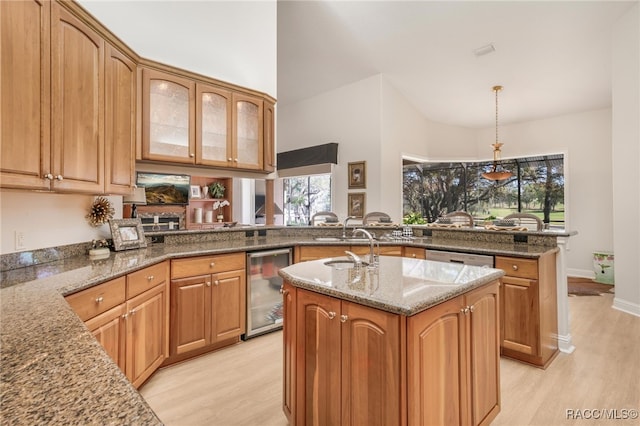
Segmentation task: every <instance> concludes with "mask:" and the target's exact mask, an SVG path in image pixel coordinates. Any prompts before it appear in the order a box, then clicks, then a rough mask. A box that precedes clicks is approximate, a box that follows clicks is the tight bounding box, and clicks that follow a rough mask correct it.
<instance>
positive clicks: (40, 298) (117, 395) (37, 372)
mask: <svg viewBox="0 0 640 426" xmlns="http://www.w3.org/2000/svg"><path fill="white" fill-rule="evenodd" d="M328 244H344V243H326V242H318V241H315V240H313V238H310V237H305V236H302V237H298V236H296V237H292V236H283V237H258V238H243V239H238V240H221V241H205V242H202V241H200V242H198V241H197V240H196V241H193V242H187V243H181V244H152V245H150V246H149V247H147V248H146V249H140V250H131V251H125V252H118V253H111V254H110V256H109V258H107V259H102V260H91V259H90V258H89V257H88V256H86V255H78V256H73V257H69V258H65V259H61V260H56V261H53V262H49V263H43V264H39V265H34V266H29V267H24V268H20V269H14V270H8V271H3V272H2V273H1V275H0V278H1V280H2V282H1V283H0V287H1V289H0V314H1V321H0V344H1V347H0V349H1V350H0V361H1V365H2V367H1V375H0V378H1V383H0V400H1V401H2V404H0V418H1V419H3V423H7V424H40V423H64V424H68V423H79V422H80V423H83V424H90V423H101V424H104V423H118V424H160V421H159V419H158V418H157V417H156V415H155V414H154V413H153V411H152V410H151V409H150V408H149V406H148V405H147V403H146V402H145V401H144V399H143V398H142V397H141V396H140V394H139V393H138V392H137V391H136V390H135V388H133V386H132V385H131V384H130V382H129V381H128V380H127V379H126V377H125V376H124V375H123V373H122V372H121V371H120V369H119V368H118V367H117V366H116V364H114V363H113V362H112V361H111V359H110V358H109V357H108V355H107V354H106V352H104V350H103V349H102V347H101V346H100V344H99V343H98V342H97V341H96V340H95V338H94V337H93V335H92V334H91V333H90V332H89V331H88V330H87V328H86V327H85V326H84V324H83V322H82V321H81V320H80V319H79V318H78V317H77V316H76V314H75V313H74V312H73V311H72V310H71V308H70V306H69V305H68V304H67V303H66V301H65V300H64V297H63V296H64V295H67V294H71V293H74V292H77V291H80V290H82V289H85V288H88V287H91V286H94V285H96V284H99V283H101V282H104V281H107V280H109V279H112V278H116V277H118V276H122V275H125V274H128V273H130V272H133V271H135V270H138V269H142V268H144V267H147V266H151V265H153V264H156V263H158V262H161V261H163V260H167V259H172V258H179V257H189V256H198V255H205V254H217V253H225V252H234V251H254V250H263V249H272V248H281V247H292V246H294V245H328ZM351 244H354V243H351ZM355 244H367V243H366V242H363V243H355ZM380 244H381V245H399V244H401V245H410V246H415V247H425V248H441V249H447V250H458V251H472V252H476V253H488V252H491V253H499V254H500V253H501V254H506V255H509V254H510V255H514V256H521V257H537V256H540V255H541V254H542V253H544V252H545V251H548V250H550V249H553V247H549V246H539V247H536V246H533V245H526V244H524V245H521V244H513V243H511V244H495V243H494V244H493V245H491V244H489V243H481V242H476V243H472V242H470V241H455V242H451V241H449V242H448V243H445V241H439V240H438V239H437V238H436V239H432V238H430V237H425V238H416V239H413V240H407V241H383V242H381V243H380ZM389 262H390V261H388V260H386V257H385V258H383V263H382V265H381V266H382V271H384V269H385V268H386V267H385V265H387V264H388V263H389ZM411 264H412V263H411V262H409V263H408V265H411ZM414 264H415V263H414ZM415 265H417V264H415ZM301 267H302V268H304V267H303V266H301ZM403 269H404V266H403ZM492 273H493V272H492ZM497 276H499V275H496V277H497ZM477 284H478V281H472V283H471V284H469V283H467V284H462V285H457V286H454V287H452V286H451V285H449V286H444V287H443V289H442V291H443V292H437V294H436V292H435V290H436V288H435V287H434V289H433V290H434V293H433V298H432V299H431V300H432V301H434V300H437V298H438V297H446V295H452V294H453V293H454V292H458V291H459V292H463V291H466V290H468V289H470V288H472V287H473V286H474V285H477ZM427 293H429V294H431V290H429V291H427ZM380 294H382V293H380ZM388 297H390V296H388ZM385 300H386V301H387V302H385V303H389V304H390V305H391V304H392V303H395V304H397V305H398V306H399V308H398V309H399V310H400V312H411V311H412V310H413V309H420V308H421V306H424V305H420V304H413V305H412V304H411V303H409V302H407V304H406V305H403V304H402V301H398V300H396V301H395V302H394V301H393V300H390V299H381V301H380V303H382V302H384V301H385ZM433 303H437V302H433Z"/></svg>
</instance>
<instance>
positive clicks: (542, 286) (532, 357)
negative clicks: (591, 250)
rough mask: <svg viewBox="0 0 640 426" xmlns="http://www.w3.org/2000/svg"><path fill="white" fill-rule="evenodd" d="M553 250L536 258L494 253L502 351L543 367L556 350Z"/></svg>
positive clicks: (554, 265)
mask: <svg viewBox="0 0 640 426" xmlns="http://www.w3.org/2000/svg"><path fill="white" fill-rule="evenodd" d="M555 256H556V255H555V252H554V251H550V252H547V253H545V254H543V255H542V256H540V257H539V258H537V259H525V258H516V257H505V256H496V260H495V267H496V268H499V269H502V270H504V271H505V274H506V275H505V276H503V277H502V288H501V306H500V310H501V317H502V324H501V345H500V346H501V353H502V355H503V356H507V357H509V358H514V359H517V360H520V361H524V362H527V363H529V364H533V365H536V366H538V367H543V368H546V367H547V366H548V365H549V363H550V362H551V361H552V360H553V359H554V357H555V356H556V355H557V353H558V337H557V335H558V314H557V306H558V305H557V292H556V259H555Z"/></svg>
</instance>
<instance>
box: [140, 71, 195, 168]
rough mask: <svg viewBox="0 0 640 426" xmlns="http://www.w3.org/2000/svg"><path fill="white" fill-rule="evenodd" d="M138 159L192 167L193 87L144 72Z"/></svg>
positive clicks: (157, 73) (185, 81)
mask: <svg viewBox="0 0 640 426" xmlns="http://www.w3.org/2000/svg"><path fill="white" fill-rule="evenodd" d="M142 80H143V87H142V90H143V102H142V113H143V116H144V120H143V123H144V125H143V129H142V158H143V159H145V160H158V161H171V162H179V163H190V164H195V160H196V149H195V104H194V102H193V99H194V93H195V83H194V82H193V81H190V80H188V79H185V78H180V77H177V76H174V75H171V74H168V73H164V72H160V71H155V70H150V69H144V70H143V72H142Z"/></svg>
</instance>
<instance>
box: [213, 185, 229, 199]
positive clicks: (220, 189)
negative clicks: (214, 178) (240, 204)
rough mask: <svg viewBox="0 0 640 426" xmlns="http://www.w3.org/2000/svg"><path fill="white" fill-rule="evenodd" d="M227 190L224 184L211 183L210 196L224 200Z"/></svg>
mask: <svg viewBox="0 0 640 426" xmlns="http://www.w3.org/2000/svg"><path fill="white" fill-rule="evenodd" d="M225 189H226V188H225V186H224V185H223V184H222V182H211V183H210V184H209V194H211V198H224V190H225Z"/></svg>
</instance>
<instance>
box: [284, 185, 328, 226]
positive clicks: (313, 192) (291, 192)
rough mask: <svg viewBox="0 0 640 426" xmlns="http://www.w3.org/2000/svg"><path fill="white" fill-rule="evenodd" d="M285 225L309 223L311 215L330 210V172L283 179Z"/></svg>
mask: <svg viewBox="0 0 640 426" xmlns="http://www.w3.org/2000/svg"><path fill="white" fill-rule="evenodd" d="M283 181H284V182H283V187H284V188H283V189H284V220H285V225H309V224H310V223H311V217H312V216H313V215H314V214H316V213H318V212H322V211H331V174H322V175H310V176H295V177H290V178H285V179H283Z"/></svg>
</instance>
